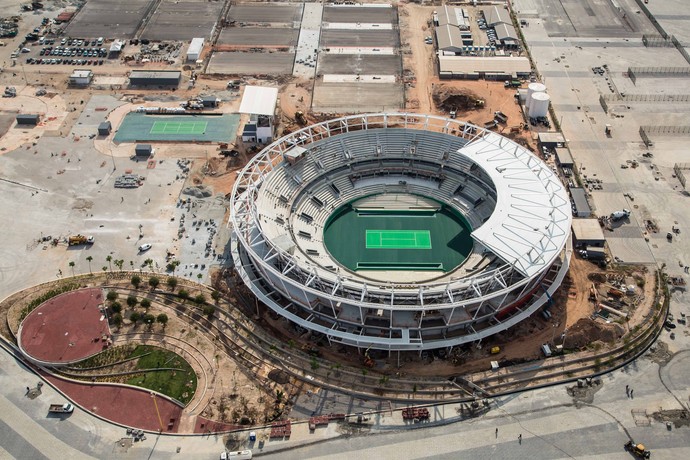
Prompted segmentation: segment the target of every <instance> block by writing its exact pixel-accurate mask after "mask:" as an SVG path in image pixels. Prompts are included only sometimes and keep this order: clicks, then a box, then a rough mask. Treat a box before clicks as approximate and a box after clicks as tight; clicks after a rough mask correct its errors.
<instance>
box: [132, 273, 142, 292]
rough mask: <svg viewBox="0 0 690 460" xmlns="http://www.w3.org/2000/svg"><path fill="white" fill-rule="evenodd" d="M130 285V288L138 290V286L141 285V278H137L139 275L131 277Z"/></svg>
mask: <svg viewBox="0 0 690 460" xmlns="http://www.w3.org/2000/svg"><path fill="white" fill-rule="evenodd" d="M131 283H132V286H134V287H135V288H137V289H139V285H140V284H141V276H139V275H134V276H132V279H131Z"/></svg>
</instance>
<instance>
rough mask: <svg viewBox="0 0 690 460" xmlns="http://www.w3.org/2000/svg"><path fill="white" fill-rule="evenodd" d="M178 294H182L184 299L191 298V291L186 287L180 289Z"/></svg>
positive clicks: (181, 296)
mask: <svg viewBox="0 0 690 460" xmlns="http://www.w3.org/2000/svg"><path fill="white" fill-rule="evenodd" d="M177 295H178V296H180V298H181V299H182V300H183V301H184V300H187V299H189V292H187V290H185V289H180V291H179V292H178V293H177Z"/></svg>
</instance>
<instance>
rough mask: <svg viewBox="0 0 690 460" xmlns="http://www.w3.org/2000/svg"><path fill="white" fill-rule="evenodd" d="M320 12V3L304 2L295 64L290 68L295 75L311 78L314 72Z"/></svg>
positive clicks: (321, 11)
mask: <svg viewBox="0 0 690 460" xmlns="http://www.w3.org/2000/svg"><path fill="white" fill-rule="evenodd" d="M322 14H323V5H321V4H320V3H305V4H304V14H303V15H302V24H301V25H300V31H299V43H298V45H297V49H296V55H295V65H294V67H293V69H292V74H293V75H295V76H296V77H306V78H313V77H314V75H315V74H316V59H317V55H316V50H317V49H318V48H319V37H320V36H321V16H322Z"/></svg>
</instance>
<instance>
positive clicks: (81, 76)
mask: <svg viewBox="0 0 690 460" xmlns="http://www.w3.org/2000/svg"><path fill="white" fill-rule="evenodd" d="M92 81H93V72H92V71H91V70H89V69H75V70H74V72H72V75H70V76H69V84H70V85H71V86H89V85H90V84H91V82H92Z"/></svg>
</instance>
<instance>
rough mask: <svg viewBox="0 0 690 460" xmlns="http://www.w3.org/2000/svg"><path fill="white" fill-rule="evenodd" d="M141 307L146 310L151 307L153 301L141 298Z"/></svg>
mask: <svg viewBox="0 0 690 460" xmlns="http://www.w3.org/2000/svg"><path fill="white" fill-rule="evenodd" d="M141 308H143V309H144V310H148V309H149V308H151V301H150V300H149V299H141Z"/></svg>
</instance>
